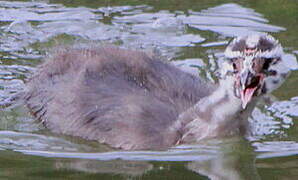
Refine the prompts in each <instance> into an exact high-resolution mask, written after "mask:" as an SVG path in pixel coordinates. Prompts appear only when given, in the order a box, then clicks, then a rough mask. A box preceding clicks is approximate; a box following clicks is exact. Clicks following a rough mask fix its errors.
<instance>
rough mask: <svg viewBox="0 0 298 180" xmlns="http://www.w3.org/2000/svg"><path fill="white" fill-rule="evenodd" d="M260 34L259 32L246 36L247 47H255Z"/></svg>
mask: <svg viewBox="0 0 298 180" xmlns="http://www.w3.org/2000/svg"><path fill="white" fill-rule="evenodd" d="M260 38H261V36H260V35H259V34H255V35H251V36H248V37H247V39H246V46H247V47H248V48H255V47H256V46H257V45H258V43H259V40H260Z"/></svg>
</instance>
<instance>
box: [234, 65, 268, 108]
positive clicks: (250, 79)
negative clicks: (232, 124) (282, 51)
mask: <svg viewBox="0 0 298 180" xmlns="http://www.w3.org/2000/svg"><path fill="white" fill-rule="evenodd" d="M239 81H240V83H239V85H240V98H241V101H242V108H243V109H245V108H246V106H247V104H248V103H249V102H250V101H251V100H252V97H253V95H254V93H255V92H256V90H257V89H258V88H259V87H260V86H261V81H262V76H261V75H257V74H254V73H252V72H250V71H249V70H245V71H244V72H241V74H240V78H239Z"/></svg>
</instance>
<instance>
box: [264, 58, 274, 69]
mask: <svg viewBox="0 0 298 180" xmlns="http://www.w3.org/2000/svg"><path fill="white" fill-rule="evenodd" d="M272 61H273V58H265V59H264V64H263V70H268V68H269V66H270V64H271V62H272Z"/></svg>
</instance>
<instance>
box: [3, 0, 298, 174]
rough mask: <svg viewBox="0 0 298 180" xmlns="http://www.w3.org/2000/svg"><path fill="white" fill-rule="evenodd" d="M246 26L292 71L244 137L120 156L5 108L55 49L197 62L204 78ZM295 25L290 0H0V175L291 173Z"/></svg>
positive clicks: (295, 9)
mask: <svg viewBox="0 0 298 180" xmlns="http://www.w3.org/2000/svg"><path fill="white" fill-rule="evenodd" d="M231 3H232V4H231ZM190 17H193V18H194V19H197V20H200V22H190V20H191V19H190ZM203 22H204V23H203ZM246 31H252V32H259V31H262V32H269V33H271V34H272V35H273V36H274V37H276V38H277V39H279V41H280V42H281V44H282V45H283V47H284V50H285V52H286V53H287V54H288V56H289V57H290V60H289V62H290V66H291V67H292V69H293V70H292V73H291V75H290V77H289V78H288V79H287V81H286V82H285V83H284V84H283V85H282V86H281V87H280V88H279V89H278V90H276V91H274V93H273V94H272V95H270V96H269V97H268V99H269V100H268V99H267V101H262V102H260V104H259V105H258V106H257V108H256V110H255V111H254V113H253V115H252V118H251V122H252V123H253V124H254V126H253V129H254V135H253V136H252V137H251V138H250V139H249V140H246V139H244V138H242V137H235V138H231V139H216V140H211V141H208V142H204V143H202V144H198V145H185V146H180V147H174V148H171V149H169V150H168V151H160V152H154V151H145V152H144V151H141V152H123V151H118V150H111V149H110V148H109V147H106V146H104V145H100V144H98V143H97V142H90V141H85V140H82V139H78V138H73V137H67V136H60V135H57V134H52V133H51V132H48V131H47V130H46V129H44V128H43V127H42V126H41V125H40V124H39V123H38V122H36V121H35V119H34V118H33V117H31V116H30V115H29V114H28V112H27V110H26V108H24V107H23V106H22V105H19V106H17V107H11V106H9V105H7V104H9V98H10V97H12V96H13V94H14V93H16V92H18V91H20V90H22V89H23V88H24V79H26V78H28V77H30V76H31V75H32V73H33V71H34V69H35V67H36V66H37V65H38V64H40V63H42V62H43V57H44V56H45V54H46V53H47V51H48V49H51V48H53V47H55V46H56V45H61V44H74V43H85V42H90V41H93V43H112V44H117V45H119V46H124V47H132V48H137V49H138V48H139V49H146V50H149V51H151V50H154V51H155V50H156V51H158V53H159V54H160V55H161V56H162V57H164V58H165V59H168V60H169V61H175V62H176V61H177V62H179V63H180V62H190V61H187V60H188V59H193V58H199V59H200V62H201V64H199V65H197V66H199V68H198V69H196V68H195V69H194V70H195V72H197V71H198V72H199V74H200V75H202V76H203V77H205V78H207V79H209V80H212V77H213V75H212V74H213V72H214V70H215V69H216V66H214V65H213V64H214V63H213V62H214V61H215V62H217V60H219V59H220V58H221V57H222V52H223V50H224V48H225V46H226V44H227V42H228V41H229V40H230V39H231V38H232V36H234V35H237V34H239V33H242V32H244V33H245V32H246ZM297 31H298V1H294V0H292V1H290V0H288V1H286V0H262V1H258V0H250V1H248V0H245V1H224V0H217V1H216V0H200V1H194V0H160V1H157V0H156V1H151V0H143V1H139V0H127V1H125V0H122V1H119V0H97V1H94V0H48V1H0V102H1V105H2V106H4V107H6V108H4V109H3V110H0V179H271V180H273V179H297V178H298V90H297V89H298V71H297V69H298V68H297V64H295V62H296V60H295V57H297V55H298V36H297ZM214 42H216V43H215V44H211V45H210V44H209V43H214ZM208 44H209V45H208ZM202 64H203V65H202ZM215 64H216V63H215ZM186 66H192V64H188V63H186ZM210 74H211V75H210ZM268 101H269V102H268Z"/></svg>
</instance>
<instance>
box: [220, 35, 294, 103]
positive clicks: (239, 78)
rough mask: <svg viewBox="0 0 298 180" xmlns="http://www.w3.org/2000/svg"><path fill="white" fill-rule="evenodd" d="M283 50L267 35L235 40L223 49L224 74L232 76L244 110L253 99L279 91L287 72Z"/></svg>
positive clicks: (236, 93) (237, 95) (243, 37)
mask: <svg viewBox="0 0 298 180" xmlns="http://www.w3.org/2000/svg"><path fill="white" fill-rule="evenodd" d="M283 54H284V53H283V49H282V46H281V45H280V44H279V42H278V41H277V40H275V39H274V38H273V37H272V36H270V35H268V34H256V35H248V36H242V37H238V38H235V39H234V40H233V41H232V42H231V43H230V44H229V45H228V47H227V48H226V50H225V57H226V59H227V62H226V64H228V66H224V67H223V68H225V70H224V72H229V73H226V74H225V75H232V76H234V77H235V84H234V90H235V91H234V93H235V95H236V97H239V98H241V101H242V107H243V108H245V107H246V106H247V104H248V103H249V102H250V101H251V100H252V98H253V97H257V96H260V95H262V94H265V93H269V92H271V91H273V90H274V89H276V88H278V87H279V86H280V85H281V84H282V83H283V81H284V80H285V78H286V77H287V75H288V73H289V68H287V67H286V66H285V65H284V63H283V59H282V56H283Z"/></svg>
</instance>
